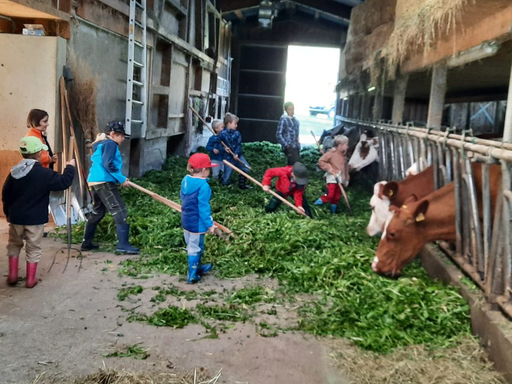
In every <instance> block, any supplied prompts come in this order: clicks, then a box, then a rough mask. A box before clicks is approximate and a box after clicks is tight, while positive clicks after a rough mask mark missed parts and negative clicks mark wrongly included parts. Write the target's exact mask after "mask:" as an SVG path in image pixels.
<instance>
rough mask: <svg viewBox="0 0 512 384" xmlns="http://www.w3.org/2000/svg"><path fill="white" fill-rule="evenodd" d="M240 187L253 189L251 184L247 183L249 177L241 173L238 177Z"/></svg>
mask: <svg viewBox="0 0 512 384" xmlns="http://www.w3.org/2000/svg"><path fill="white" fill-rule="evenodd" d="M238 188H240V189H252V187H251V186H250V185H247V177H245V176H242V175H240V176H239V177H238Z"/></svg>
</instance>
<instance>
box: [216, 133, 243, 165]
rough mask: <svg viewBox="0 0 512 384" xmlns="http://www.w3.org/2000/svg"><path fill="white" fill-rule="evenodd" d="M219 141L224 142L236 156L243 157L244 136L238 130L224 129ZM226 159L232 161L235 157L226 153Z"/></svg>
mask: <svg viewBox="0 0 512 384" xmlns="http://www.w3.org/2000/svg"><path fill="white" fill-rule="evenodd" d="M219 139H220V140H222V141H223V142H224V143H225V144H226V145H227V146H228V147H229V148H230V149H231V150H232V151H233V153H234V154H235V155H238V156H239V157H240V156H241V155H242V135H241V134H240V132H238V131H237V130H236V129H228V128H224V129H223V130H222V131H221V132H220V134H219ZM225 158H226V159H232V158H233V156H231V155H230V154H229V152H226V154H225Z"/></svg>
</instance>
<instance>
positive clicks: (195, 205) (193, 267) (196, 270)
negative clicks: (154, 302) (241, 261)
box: [180, 153, 218, 284]
mask: <svg viewBox="0 0 512 384" xmlns="http://www.w3.org/2000/svg"><path fill="white" fill-rule="evenodd" d="M212 167H218V164H212V163H211V161H210V157H209V156H208V155H206V154H204V153H195V154H193V155H192V156H190V158H189V159H188V164H187V170H188V171H189V172H190V175H187V176H185V177H184V178H183V180H182V181H181V191H180V198H181V202H182V204H181V226H182V227H183V234H184V237H185V243H187V255H188V276H187V283H189V284H195V283H197V282H198V281H199V280H201V277H202V275H204V274H205V273H207V272H209V271H210V270H211V269H212V265H211V264H203V265H201V256H202V255H203V253H204V235H205V233H206V232H210V233H213V232H214V230H215V226H214V224H213V219H212V214H211V208H210V198H211V197H212V190H211V188H210V186H209V185H208V176H209V175H210V168H212Z"/></svg>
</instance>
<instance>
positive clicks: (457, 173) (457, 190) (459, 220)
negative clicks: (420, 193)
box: [452, 148, 462, 255]
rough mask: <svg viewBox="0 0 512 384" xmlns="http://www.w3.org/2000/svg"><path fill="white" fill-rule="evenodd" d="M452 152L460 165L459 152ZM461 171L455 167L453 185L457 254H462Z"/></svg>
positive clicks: (455, 161) (456, 162) (453, 150)
mask: <svg viewBox="0 0 512 384" xmlns="http://www.w3.org/2000/svg"><path fill="white" fill-rule="evenodd" d="M452 152H453V155H454V158H455V159H454V163H455V164H459V163H460V155H459V152H458V151H457V150H456V149H454V148H452ZM460 180H461V178H460V170H459V167H458V166H455V167H453V184H454V187H455V190H454V194H455V238H456V240H455V249H456V250H457V254H458V255H460V254H462V210H461V204H460Z"/></svg>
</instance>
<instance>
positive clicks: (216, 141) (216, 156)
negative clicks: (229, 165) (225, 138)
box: [206, 135, 224, 162]
mask: <svg viewBox="0 0 512 384" xmlns="http://www.w3.org/2000/svg"><path fill="white" fill-rule="evenodd" d="M214 149H217V150H218V151H219V153H214V152H213V150H214ZM206 150H207V151H208V152H210V159H211V160H217V161H220V162H222V160H223V159H224V146H223V145H222V143H221V142H220V137H219V136H216V135H213V136H212V137H210V139H209V140H208V144H206Z"/></svg>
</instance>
